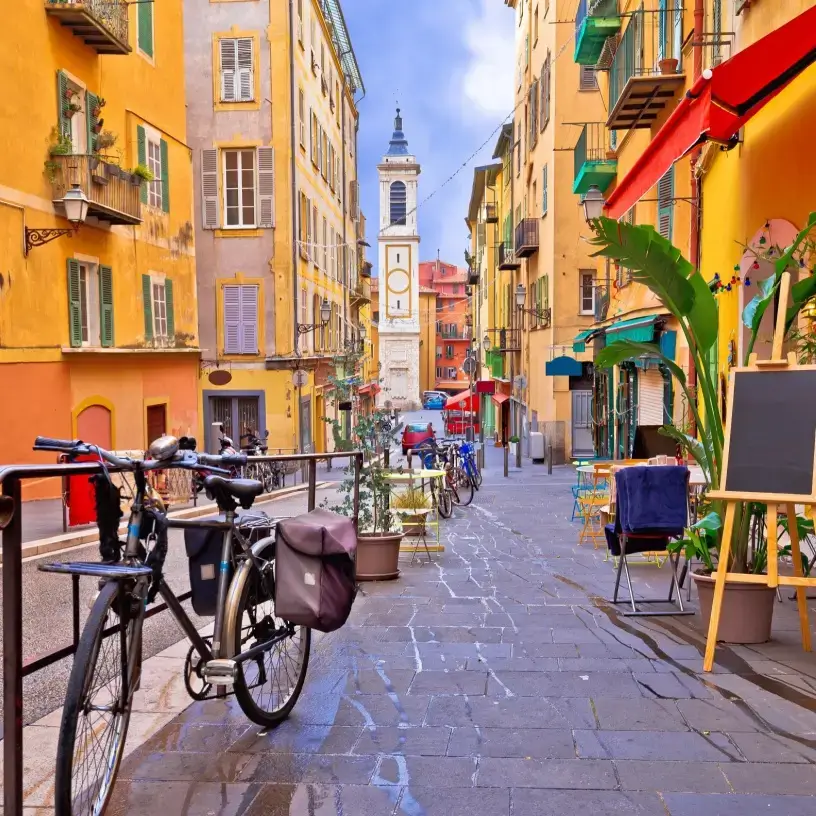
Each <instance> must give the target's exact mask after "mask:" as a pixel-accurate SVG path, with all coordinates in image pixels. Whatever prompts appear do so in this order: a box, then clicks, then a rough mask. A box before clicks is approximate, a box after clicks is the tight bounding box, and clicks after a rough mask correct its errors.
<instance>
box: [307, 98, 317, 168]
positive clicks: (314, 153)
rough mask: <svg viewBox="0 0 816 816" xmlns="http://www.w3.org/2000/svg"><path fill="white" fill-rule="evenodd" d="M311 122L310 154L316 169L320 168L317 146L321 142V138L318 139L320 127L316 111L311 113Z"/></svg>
mask: <svg viewBox="0 0 816 816" xmlns="http://www.w3.org/2000/svg"><path fill="white" fill-rule="evenodd" d="M310 121H311V124H310V126H309V140H310V144H311V153H310V155H311V157H312V164H313V165H315V167H318V166H319V164H318V157H317V144H318V142H319V137H318V127H319V125H318V124H317V114H316V113H315V112H314V111H312V112H311V120H310Z"/></svg>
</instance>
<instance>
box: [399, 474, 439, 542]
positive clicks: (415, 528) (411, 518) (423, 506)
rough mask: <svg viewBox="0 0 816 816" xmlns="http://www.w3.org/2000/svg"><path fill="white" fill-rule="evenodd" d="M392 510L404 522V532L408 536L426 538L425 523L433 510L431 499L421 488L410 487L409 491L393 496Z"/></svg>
mask: <svg viewBox="0 0 816 816" xmlns="http://www.w3.org/2000/svg"><path fill="white" fill-rule="evenodd" d="M391 508H392V510H393V511H394V513H395V514H396V515H397V516H398V517H399V519H400V521H401V522H402V531H403V533H404V534H405V535H406V536H419V537H421V536H424V535H425V522H426V519H427V516H428V513H429V512H430V510H431V497H430V495H429V494H428V493H426V492H425V491H424V490H423V489H422V488H421V487H413V486H412V487H409V488H408V489H407V490H404V491H401V492H399V493H394V495H392V496H391Z"/></svg>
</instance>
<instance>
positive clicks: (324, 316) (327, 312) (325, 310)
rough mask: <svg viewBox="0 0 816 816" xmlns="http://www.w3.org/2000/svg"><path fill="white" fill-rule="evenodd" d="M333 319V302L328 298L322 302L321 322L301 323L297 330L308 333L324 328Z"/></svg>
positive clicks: (300, 332)
mask: <svg viewBox="0 0 816 816" xmlns="http://www.w3.org/2000/svg"><path fill="white" fill-rule="evenodd" d="M330 319H331V303H329V301H328V300H327V299H326V298H323V302H322V303H321V304H320V322H319V323H299V324H298V327H297V330H298V334H308V333H309V332H313V331H315V330H316V329H322V328H323V327H324V326H325V325H326V324H327V323H328V322H329V320H330Z"/></svg>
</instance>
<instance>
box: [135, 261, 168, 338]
mask: <svg viewBox="0 0 816 816" xmlns="http://www.w3.org/2000/svg"><path fill="white" fill-rule="evenodd" d="M142 306H143V308H144V327H145V339H146V340H154V339H155V340H166V339H168V338H169V339H171V340H172V338H173V337H174V336H175V334H176V328H175V319H174V314H173V281H172V280H170V278H165V277H164V276H163V275H157V274H152V275H142Z"/></svg>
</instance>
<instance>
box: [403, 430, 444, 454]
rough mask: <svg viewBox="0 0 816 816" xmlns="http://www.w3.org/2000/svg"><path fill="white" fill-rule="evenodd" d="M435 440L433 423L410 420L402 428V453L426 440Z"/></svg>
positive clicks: (406, 452)
mask: <svg viewBox="0 0 816 816" xmlns="http://www.w3.org/2000/svg"><path fill="white" fill-rule="evenodd" d="M429 439H430V440H436V434H435V433H434V429H433V424H432V423H430V422H411V423H409V424H408V425H406V426H405V427H404V428H403V429H402V455H403V456H407V455H408V451H409V450H411V449H413V448H415V447H416V446H417V445H419V444H420V443H422V442H425V441H427V440H429Z"/></svg>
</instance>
